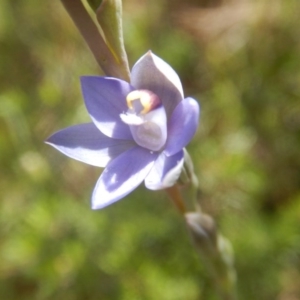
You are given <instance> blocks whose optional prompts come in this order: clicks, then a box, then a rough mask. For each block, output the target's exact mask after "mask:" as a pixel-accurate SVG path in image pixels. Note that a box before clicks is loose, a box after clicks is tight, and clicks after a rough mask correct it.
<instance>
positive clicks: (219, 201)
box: [0, 0, 300, 300]
mask: <svg viewBox="0 0 300 300" xmlns="http://www.w3.org/2000/svg"><path fill="white" fill-rule="evenodd" d="M182 2H184V3H182ZM223 2H226V1H223ZM238 2H239V1H238ZM242 2H243V3H244V4H243V5H246V6H244V10H243V9H238V8H237V7H238V6H230V7H229V8H228V11H229V12H230V14H229V16H228V13H227V14H226V12H223V11H221V12H220V11H218V12H219V13H218V14H215V15H214V14H213V13H214V12H216V11H217V9H218V6H217V4H218V1H192V0H190V1H168V0H163V1H159V2H157V1H139V0H129V1H124V3H123V5H124V16H123V18H124V35H125V43H126V49H127V52H128V56H129V59H130V62H131V66H132V63H134V62H135V61H136V59H138V58H139V57H140V56H141V55H142V54H144V53H145V52H146V51H147V50H149V49H151V50H152V51H153V52H154V53H155V54H157V55H159V56H161V57H162V58H163V59H164V60H166V61H167V62H169V63H170V64H172V66H174V68H175V69H176V71H177V72H178V74H179V75H180V77H181V79H182V81H183V86H184V90H185V95H187V96H188V95H189V96H193V97H195V98H197V99H199V101H200V104H201V110H202V111H201V122H200V124H201V126H200V128H199V131H198V133H197V135H196V137H195V139H194V140H193V142H192V144H191V145H190V146H189V147H188V150H189V152H190V154H191V157H192V158H193V160H194V164H195V169H196V172H197V174H198V177H199V181H200V185H201V189H202V192H203V196H202V198H203V199H202V206H203V209H204V210H205V211H206V212H207V213H209V214H211V215H213V216H214V217H215V218H216V220H217V222H218V224H219V227H220V230H221V232H222V233H223V234H224V236H226V237H227V238H228V239H229V240H231V242H232V244H233V248H234V251H235V256H236V269H237V275H238V294H239V297H240V299H243V300H244V299H245V300H253V299H262V300H273V299H280V300H283V299H298V298H300V289H299V281H300V270H299V266H300V260H299V257H300V226H299V216H300V171H299V170H300V155H299V149H300V101H299V98H300V85H299V80H300V56H299V46H300V39H299V37H300V27H299V21H298V18H299V16H298V15H297V13H296V12H297V11H299V9H300V3H299V1H295V0H288V1H283V0H281V1H280V0H278V1H274V3H275V2H276V3H275V4H274V5H273V4H272V7H270V5H269V2H267V1H266V0H265V1H249V2H244V1H242ZM254 2H255V3H254ZM201 3H202V4H201ZM209 3H214V4H215V6H214V8H207V5H208V4H209ZM204 6H205V7H206V8H205V9H204V10H202V8H203V7H204ZM245 12H247V13H246V14H245V15H243V14H244V13H245ZM209 14H211V15H209ZM204 16H208V17H206V18H204ZM218 16H219V17H218ZM220 16H221V17H220ZM198 21H199V22H200V21H201V22H200V23H198ZM221 21H222V22H221ZM233 21H235V23H234V24H233V23H232V22H233ZM212 23H213V24H214V25H215V26H214V27H213V26H212ZM218 24H219V25H218ZM220 24H221V25H220ZM217 25H218V26H219V27H220V29H219V31H217V30H218V26H217ZM214 30H215V31H214ZM0 63H1V67H0V77H1V81H0V145H1V150H0V163H1V168H0V170H1V180H0V199H1V202H0V206H1V208H0V261H1V263H0V299H16V300H17V299H22V300H26V299H30V300H34V299H37V300H43V299H58V300H60V299H64V300H74V299H91V300H93V299H107V300H114V299H116V300H119V299H122V300H124V299H125V300H126V299H128V300H132V299H145V300H148V299H149V300H152V299H155V300H156V299H162V300H168V299H170V300H174V299H175V300H176V299H178V300H181V299H185V300H196V299H207V300H213V299H216V296H215V293H214V291H213V287H212V286H211V285H210V284H209V278H208V275H207V273H206V271H205V268H204V266H203V265H202V264H201V262H199V261H198V258H197V255H196V253H195V251H194V249H193V247H192V245H191V243H190V240H189V238H188V236H187V232H186V228H185V227H184V224H183V222H182V220H181V218H180V217H179V216H178V215H177V212H176V210H175V208H173V207H172V205H171V203H170V201H169V200H168V199H167V197H166V195H165V194H164V193H163V192H152V191H148V190H146V189H145V188H144V187H140V188H139V189H138V190H137V191H135V192H134V193H132V194H131V195H130V196H128V197H126V199H124V200H121V201H120V202H118V203H117V204H115V205H112V206H110V207H108V208H105V209H103V210H101V211H92V210H91V209H90V206H89V198H90V195H91V192H92V189H93V186H94V184H95V182H96V180H97V178H98V176H99V174H100V172H101V170H100V169H97V168H94V167H90V166H87V165H84V164H81V163H79V162H76V161H73V160H71V159H68V158H67V157H65V156H63V155H61V154H60V153H58V152H56V151H55V150H53V149H52V148H50V147H49V146H47V145H44V143H43V141H44V140H45V138H47V137H48V136H49V135H50V134H51V133H53V132H54V131H56V130H58V129H61V128H63V127H66V126H69V125H72V124H76V123H79V122H86V121H88V120H89V118H88V115H87V113H86V111H85V108H84V106H83V102H82V98H81V95H80V88H79V77H80V76H81V75H87V74H97V72H98V68H97V65H96V63H95V61H94V58H93V57H92V55H91V54H90V53H89V50H88V49H87V47H86V46H85V45H84V44H83V41H82V39H81V37H80V36H79V35H78V32H77V31H76V29H75V27H74V25H73V24H72V22H71V20H70V18H69V17H68V16H67V14H66V12H65V11H64V10H63V7H62V5H59V3H57V2H54V1H47V3H46V2H45V3H44V5H41V4H40V2H39V1H37V0H28V1H20V0H18V1H9V0H4V1H2V4H1V10H0Z"/></svg>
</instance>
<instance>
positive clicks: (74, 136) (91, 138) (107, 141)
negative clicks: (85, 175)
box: [46, 123, 135, 167]
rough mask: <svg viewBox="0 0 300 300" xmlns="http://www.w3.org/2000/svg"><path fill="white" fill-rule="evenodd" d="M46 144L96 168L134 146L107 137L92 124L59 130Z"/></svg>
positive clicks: (129, 142)
mask: <svg viewBox="0 0 300 300" xmlns="http://www.w3.org/2000/svg"><path fill="white" fill-rule="evenodd" d="M46 143H47V144H49V145H51V146H53V147H54V148H56V149H57V150H59V151H60V152H62V153H64V154H65V155H67V156H69V157H71V158H74V159H76V160H79V161H82V162H84V163H86V164H90V165H93V166H97V167H105V166H106V165H107V164H108V162H109V161H110V160H111V159H113V158H115V157H117V156H118V155H120V154H121V153H122V152H124V151H126V150H128V149H130V148H132V147H134V146H135V144H134V143H133V142H132V141H128V140H117V139H112V138H109V137H107V136H106V135H104V134H103V133H101V132H100V131H99V129H98V128H97V127H96V126H95V125H94V123H88V124H80V125H75V126H71V127H68V128H65V129H63V130H60V131H58V132H56V133H54V134H53V135H52V136H50V137H49V138H48V139H47V141H46Z"/></svg>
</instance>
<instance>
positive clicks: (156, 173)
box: [46, 51, 199, 209]
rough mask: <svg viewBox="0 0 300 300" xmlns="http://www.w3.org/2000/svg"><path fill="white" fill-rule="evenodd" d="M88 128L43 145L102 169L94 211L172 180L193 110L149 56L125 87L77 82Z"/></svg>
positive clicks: (192, 125) (174, 80)
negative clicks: (87, 114) (143, 188)
mask: <svg viewBox="0 0 300 300" xmlns="http://www.w3.org/2000/svg"><path fill="white" fill-rule="evenodd" d="M81 87H82V94H83V98H84V101H85V105H86V108H87V111H88V113H89V115H90V117H91V119H92V122H91V123H86V124H79V125H74V126H71V127H68V128H65V129H63V130H61V131H58V132H56V133H54V134H53V135H52V136H50V137H49V138H48V140H47V141H46V143H48V144H50V145H51V146H53V147H55V148H56V149H57V150H59V151H61V152H62V153H64V154H65V155H67V156H69V157H71V158H73V159H76V160H79V161H82V162H84V163H87V164H90V165H94V166H97V167H102V168H105V169H104V171H103V172H102V174H101V176H100V178H99V180H98V182H97V184H96V186H95V188H94V191H93V195H92V208H93V209H100V208H103V207H105V206H107V205H109V204H111V203H113V202H116V201H117V200H119V199H121V198H123V197H125V196H126V195H128V194H129V193H130V192H131V191H133V190H134V189H135V188H137V187H138V186H139V185H140V184H141V183H142V181H145V186H146V187H147V188H148V189H151V190H159V189H165V188H168V187H170V186H172V185H174V184H175V183H176V181H177V180H178V178H179V176H180V173H181V170H182V166H183V162H184V155H183V148H184V147H185V146H186V145H187V144H188V143H189V142H190V140H191V139H192V137H193V136H194V134H195V132H196V129H197V127H198V119H199V105H198V103H197V101H196V100H194V99H192V98H184V97H183V90H182V86H181V82H180V79H179V77H178V75H177V74H176V72H175V71H174V70H173V69H172V67H171V66H170V65H168V64H167V63H166V62H165V61H163V60H162V59H161V58H159V57H157V56H156V55H154V54H153V53H151V52H150V51H149V52H148V53H146V54H145V55H144V56H142V57H141V58H140V59H139V60H138V61H137V62H136V64H135V65H134V66H133V68H132V72H131V82H130V83H128V82H126V81H123V80H120V79H117V78H112V77H100V76H84V77H82V78H81Z"/></svg>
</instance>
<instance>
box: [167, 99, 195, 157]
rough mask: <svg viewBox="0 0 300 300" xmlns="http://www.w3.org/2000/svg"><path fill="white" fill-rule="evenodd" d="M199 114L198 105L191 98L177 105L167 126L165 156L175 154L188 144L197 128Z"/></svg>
mask: <svg viewBox="0 0 300 300" xmlns="http://www.w3.org/2000/svg"><path fill="white" fill-rule="evenodd" d="M199 112H200V109H199V104H198V102H197V101H196V100H194V99H193V98H185V99H184V100H182V102H180V103H179V104H178V105H177V107H176V108H175V110H174V112H173V114H172V117H171V119H170V122H169V124H168V140H167V143H166V146H165V150H164V152H165V154H166V155H167V156H171V155H173V154H175V153H177V152H178V151H180V150H181V149H182V148H184V147H185V146H186V145H187V144H188V143H189V142H190V140H191V139H192V137H193V136H194V134H195V132H196V130H197V127H198V122H199Z"/></svg>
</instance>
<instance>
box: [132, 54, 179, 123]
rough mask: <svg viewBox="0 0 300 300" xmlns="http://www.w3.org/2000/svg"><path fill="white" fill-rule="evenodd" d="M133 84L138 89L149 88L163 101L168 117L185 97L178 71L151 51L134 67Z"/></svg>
mask: <svg viewBox="0 0 300 300" xmlns="http://www.w3.org/2000/svg"><path fill="white" fill-rule="evenodd" d="M131 84H132V85H133V86H134V87H135V88H136V89H147V90H150V91H152V92H153V93H155V94H156V95H157V96H158V97H159V98H160V100H161V101H162V103H163V105H164V107H165V109H166V112H167V116H168V118H169V117H170V116H171V114H172V112H173V110H174V108H175V107H176V105H177V104H178V103H179V102H180V101H181V100H182V98H183V91H182V85H181V82H180V79H179V77H178V75H177V73H176V72H175V71H174V70H173V69H172V67H171V66H170V65H168V64H167V63H166V62H165V61H163V60H162V59H161V58H159V57H158V56H156V55H154V54H153V53H151V51H149V52H148V53H146V54H145V55H144V56H142V57H141V58H140V59H139V60H138V61H137V62H136V64H135V65H134V66H133V68H132V72H131Z"/></svg>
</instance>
